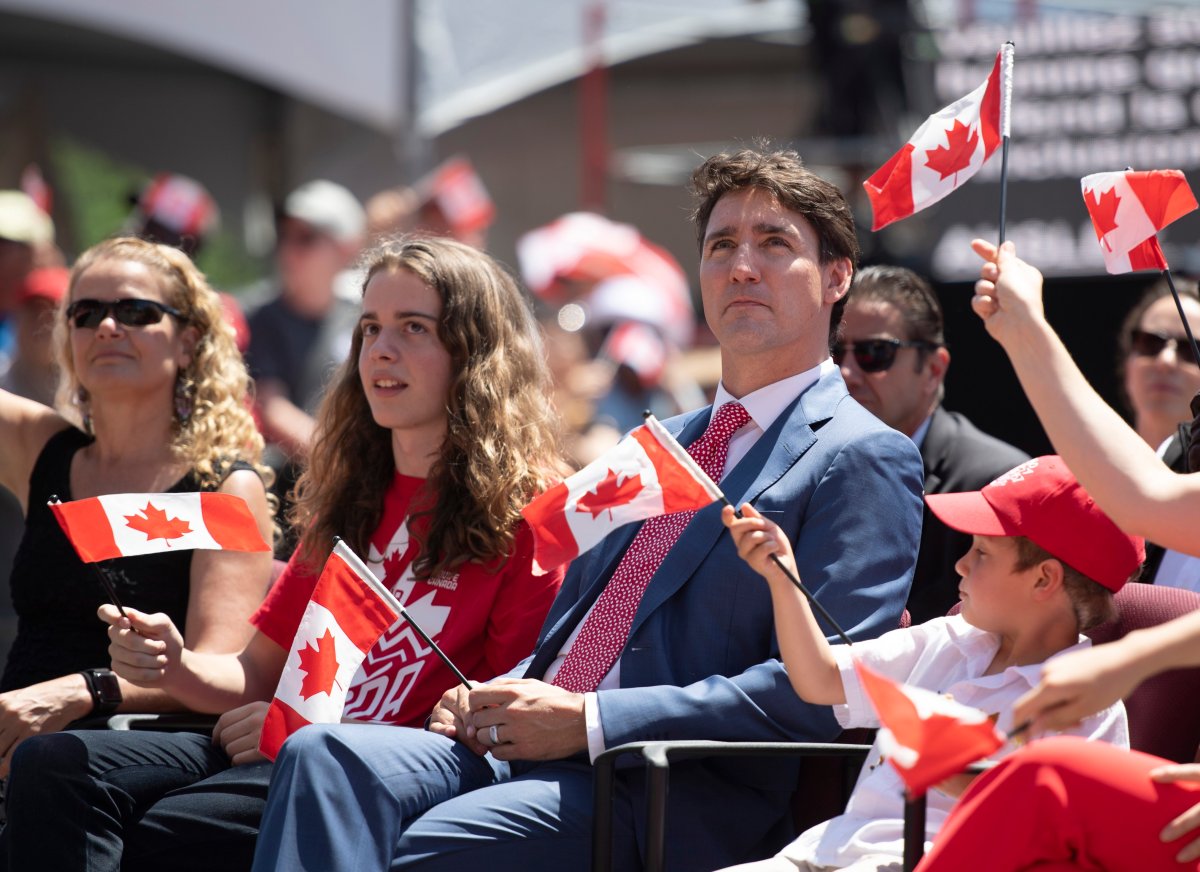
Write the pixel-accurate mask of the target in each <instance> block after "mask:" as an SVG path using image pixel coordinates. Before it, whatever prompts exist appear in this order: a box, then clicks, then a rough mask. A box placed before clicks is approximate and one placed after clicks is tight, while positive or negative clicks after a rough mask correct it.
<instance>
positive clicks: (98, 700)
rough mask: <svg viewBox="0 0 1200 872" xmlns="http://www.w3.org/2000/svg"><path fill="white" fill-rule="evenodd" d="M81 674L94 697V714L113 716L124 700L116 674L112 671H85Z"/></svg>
mask: <svg viewBox="0 0 1200 872" xmlns="http://www.w3.org/2000/svg"><path fill="white" fill-rule="evenodd" d="M79 674H80V675H82V676H83V680H84V681H86V682H87V686H88V692H89V693H90V694H91V695H92V714H93V715H111V714H112V713H113V712H115V711H116V710H117V706H119V705H120V704H121V700H122V699H123V698H124V697H122V696H121V684H120V682H118V681H117V676H116V673H114V672H113V671H112V670H111V669H84V670H83V671H81V672H80V673H79Z"/></svg>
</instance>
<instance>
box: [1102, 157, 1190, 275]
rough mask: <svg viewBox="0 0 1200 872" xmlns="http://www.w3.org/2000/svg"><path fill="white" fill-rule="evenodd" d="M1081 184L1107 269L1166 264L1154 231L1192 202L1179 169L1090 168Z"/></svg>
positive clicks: (1120, 270)
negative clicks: (1094, 170)
mask: <svg viewBox="0 0 1200 872" xmlns="http://www.w3.org/2000/svg"><path fill="white" fill-rule="evenodd" d="M1081 185H1082V187H1083V202H1084V205H1085V206H1087V210H1088V215H1090V216H1091V218H1092V226H1093V227H1094V228H1095V230H1096V238H1097V239H1098V240H1100V251H1101V253H1103V255H1104V268H1105V269H1106V270H1108V271H1109V272H1110V273H1112V274H1113V275H1118V274H1120V273H1127V272H1133V271H1134V270H1142V269H1157V270H1164V269H1166V268H1167V259H1166V258H1165V257H1163V253H1162V249H1161V248H1160V247H1159V245H1158V237H1157V236H1156V235H1155V234H1157V233H1158V231H1159V230H1162V229H1163V228H1164V227H1166V226H1167V225H1168V224H1170V223H1171V222H1172V221H1175V220H1176V219H1178V218H1181V217H1182V216H1184V215H1186V214H1187V213H1188V212H1191V211H1192V210H1193V209H1195V208H1196V197H1195V196H1194V195H1193V194H1192V189H1191V188H1190V187H1189V186H1188V183H1187V179H1186V178H1184V175H1183V173H1182V172H1181V171H1179V170H1151V171H1149V172H1134V171H1133V170H1125V171H1124V172H1114V173H1093V174H1092V175H1090V176H1084V177H1083V179H1082V181H1081Z"/></svg>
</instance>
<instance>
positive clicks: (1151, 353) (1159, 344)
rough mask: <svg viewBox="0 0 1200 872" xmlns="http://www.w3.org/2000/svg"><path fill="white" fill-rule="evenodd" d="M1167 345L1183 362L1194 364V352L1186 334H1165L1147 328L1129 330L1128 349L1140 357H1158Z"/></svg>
mask: <svg viewBox="0 0 1200 872" xmlns="http://www.w3.org/2000/svg"><path fill="white" fill-rule="evenodd" d="M1168 345H1170V346H1171V348H1172V350H1173V351H1174V352H1175V357H1176V358H1178V359H1179V360H1181V361H1183V362H1184V363H1190V364H1191V365H1192V366H1195V365H1196V352H1195V350H1194V349H1193V348H1192V343H1190V342H1188V339H1187V337H1186V336H1166V335H1164V334H1162V333H1151V332H1150V331H1149V330H1130V331H1129V350H1130V351H1132V352H1133V353H1134V354H1136V355H1138V356H1140V357H1158V356H1159V355H1160V354H1162V350H1163V349H1164V348H1166V347H1167V346H1168Z"/></svg>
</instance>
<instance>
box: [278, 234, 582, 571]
mask: <svg viewBox="0 0 1200 872" xmlns="http://www.w3.org/2000/svg"><path fill="white" fill-rule="evenodd" d="M364 260H365V277H364V279H363V290H364V291H365V290H366V286H367V284H368V283H369V282H370V281H371V279H372V278H373V277H374V276H375V275H376V274H378V273H382V272H394V271H397V270H407V271H408V272H410V273H412V274H413V275H415V276H416V277H418V278H419V279H421V280H422V281H423V282H425V283H426V284H427V285H429V287H431V288H432V289H433V290H434V291H436V292H437V294H438V296H439V297H440V298H441V301H442V316H441V321H440V322H439V324H438V339H439V340H441V343H442V345H443V346H445V348H446V350H447V351H448V352H449V353H450V358H451V362H452V366H453V371H454V373H455V375H454V378H453V380H452V382H451V385H450V392H449V396H448V397H447V398H446V416H447V429H446V438H445V441H444V442H443V444H442V449H441V452H440V454H439V456H438V458H437V460H436V461H435V462H434V464H433V466H432V468H431V469H430V471H429V477H428V479H427V480H426V485H425V490H424V493H423V495H421V496H419V497H418V498H417V500H418V502H417V505H415V506H414V509H415V510H416V511H415V513H416V514H418V515H421V516H424V517H425V518H426V519H427V523H422V524H421V525H414V526H416V527H417V529H415V530H412V532H413V535H414V536H415V537H416V538H417V540H418V542H419V543H420V551H419V553H418V556H417V558H416V560H415V561H414V563H413V570H414V573H415V574H416V575H417V577H420V578H427V577H429V576H432V575H435V574H437V573H439V572H441V571H443V570H448V569H453V568H454V567H457V566H459V565H461V564H463V563H465V562H467V561H476V562H479V563H490V562H493V561H497V560H502V559H503V558H504V557H505V556H506V555H507V554H508V553H509V551H510V550H511V549H512V543H513V536H514V533H515V527H516V524H517V521H518V520H519V518H520V510H521V508H522V507H523V506H524V505H525V504H526V503H527V502H528V501H529V499H530V498H531V497H532V496H534V494H536V493H538V492H539V491H541V490H543V489H545V488H546V486H547V485H548V484H550V482H551V481H552V480H556V479H557V478H559V477H561V473H562V466H561V462H562V461H561V459H560V458H561V456H560V453H559V445H558V426H557V416H556V415H555V413H554V410H553V408H552V407H551V404H550V399H549V397H550V376H549V372H548V370H547V368H546V362H545V355H544V354H543V351H542V343H541V337H540V334H539V333H538V328H537V324H536V322H535V321H534V319H533V315H532V313H531V311H530V308H529V304H528V303H527V301H526V300H525V298H524V297H523V296H522V294H521V291H520V288H519V287H518V286H517V283H516V282H515V281H514V280H513V278H512V276H510V275H509V274H508V273H507V272H506V271H505V269H504V268H503V267H501V266H500V265H499V264H498V263H497V262H496V261H494V260H493V259H492V258H490V257H489V256H488V255H486V254H484V253H483V252H481V251H478V250H476V249H474V248H471V247H470V246H467V245H463V244H461V243H458V242H454V241H452V240H448V239H435V238H400V239H394V240H383V241H381V242H379V243H377V244H376V245H375V246H373V247H372V248H371V249H370V250H369V251H368V252H367V253H366V254H365V255H364ZM362 341H363V338H362V327H361V326H358V327H356V328H355V330H354V335H353V338H352V339H351V343H350V356H349V358H348V359H347V360H346V362H345V363H344V364H343V365H342V366H341V368H340V369H339V370H338V372H337V374H336V375H335V376H334V378H333V381H332V382H331V384H330V386H329V388H328V390H327V391H326V394H325V398H324V401H323V402H322V404H321V408H320V411H319V412H318V413H317V432H316V436H315V439H314V442H313V447H312V451H311V453H310V455H309V462H308V466H307V468H306V469H305V470H304V472H303V474H302V475H301V476H300V480H299V482H297V484H296V505H295V508H294V509H293V511H292V517H291V520H292V522H293V524H295V525H296V526H297V529H302V530H303V531H304V532H303V534H302V538H301V545H300V548H301V557H302V559H303V560H305V561H306V562H308V563H309V564H310V565H318V564H319V563H320V561H321V560H322V559H323V558H324V555H325V553H326V552H327V551H328V550H329V548H330V547H331V545H332V541H333V537H334V536H341V537H343V538H344V539H345V540H346V542H347V544H349V545H350V546H351V547H352V548H353V549H354V550H355V551H356V552H358V553H359V554H366V553H367V548H368V545H369V541H370V537H371V534H372V533H374V531H375V528H376V527H378V526H379V521H380V518H381V517H382V515H383V499H384V495H385V494H386V492H387V490H388V487H389V486H390V484H391V482H392V479H393V477H394V476H395V472H396V465H395V460H394V457H393V454H392V439H391V431H390V430H388V429H387V428H385V427H381V426H379V425H378V424H376V423H375V422H374V419H373V418H372V416H371V408H370V406H369V405H368V403H367V397H366V394H365V393H364V392H363V387H362V382H361V380H360V378H359V374H358V358H359V354H360V353H361V351H362ZM410 514H412V513H410ZM410 529H411V528H410Z"/></svg>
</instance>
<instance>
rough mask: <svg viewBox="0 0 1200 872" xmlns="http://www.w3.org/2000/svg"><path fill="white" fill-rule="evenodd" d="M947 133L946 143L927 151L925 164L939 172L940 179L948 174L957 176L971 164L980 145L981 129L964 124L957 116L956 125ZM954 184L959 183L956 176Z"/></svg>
mask: <svg viewBox="0 0 1200 872" xmlns="http://www.w3.org/2000/svg"><path fill="white" fill-rule="evenodd" d="M945 133H946V145H939V146H938V147H937V148H931V149H927V150H926V151H925V155H926V158H927V159H926V161H925V166H927V167H929V168H930V169H931V170H933V171H934V172H936V173H938V174H939V180H940V179H944V178H946V176H957V175H958V173H959V172H960V171H961V170H965V169H966V168H967V167H968V166H970V165H971V158H972V157H973V156H974V154H975V147H976V146H977V145H979V131H978V130H971V128H970V127H969V126H968V125H966V124H963V123H962V122H961V121H959V120H958V119H957V118H955V119H954V125H953V126H952V127H951V128H950V129H949V130H947V131H945ZM954 184H956V185H957V184H958V179H957V178H955V180H954Z"/></svg>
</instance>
